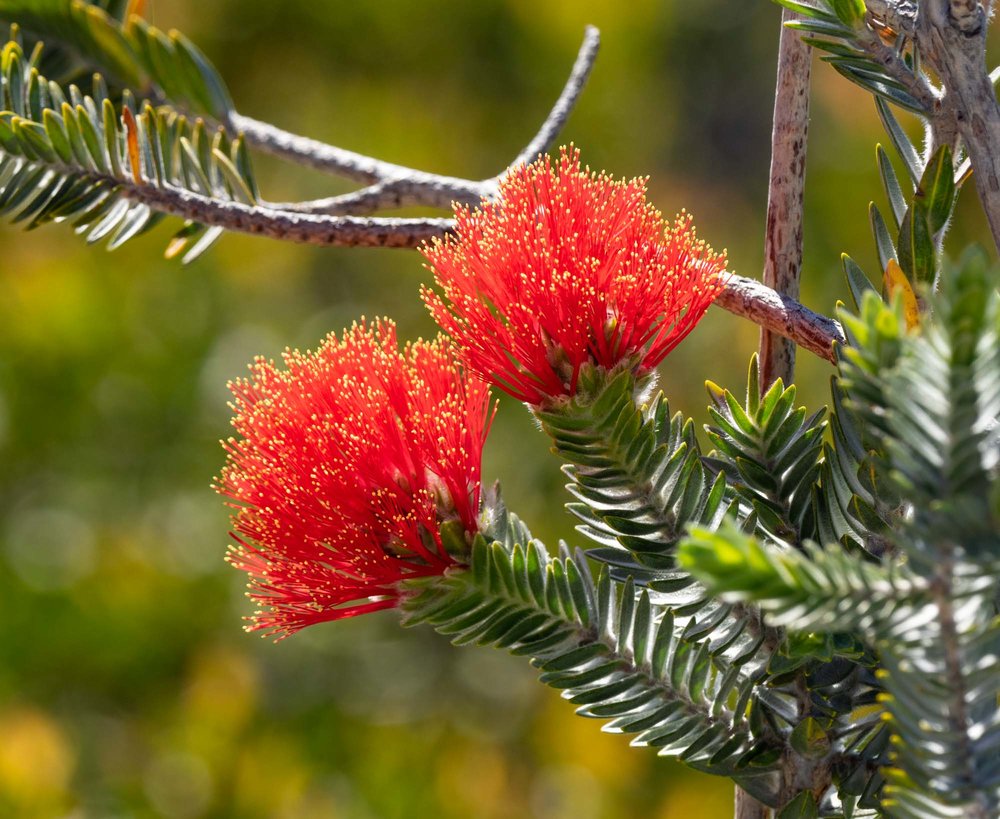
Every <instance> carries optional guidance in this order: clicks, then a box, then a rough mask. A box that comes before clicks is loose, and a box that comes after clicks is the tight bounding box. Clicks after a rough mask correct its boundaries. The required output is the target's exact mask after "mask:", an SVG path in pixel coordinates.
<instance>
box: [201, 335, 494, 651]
mask: <svg viewBox="0 0 1000 819" xmlns="http://www.w3.org/2000/svg"><path fill="white" fill-rule="evenodd" d="M456 359H457V356H456V353H455V350H454V348H453V347H452V345H451V344H450V342H448V340H447V339H444V338H439V339H438V340H436V341H433V342H423V341H418V342H416V343H414V344H410V345H408V346H407V347H406V348H405V350H403V351H400V350H399V348H398V345H397V341H396V330H395V325H393V324H392V323H391V322H388V321H385V322H376V323H375V324H374V326H366V325H364V324H362V325H355V326H354V327H352V328H351V329H350V330H348V331H346V332H345V333H344V335H343V337H342V338H341V339H340V340H338V339H337V338H336V336H334V335H332V334H331V335H330V336H329V337H328V338H327V339H326V340H325V342H324V343H323V344H322V345H321V346H320V348H319V349H318V350H316V351H315V352H310V353H300V352H298V351H295V352H291V351H289V352H286V353H285V355H284V363H285V368H284V369H278V368H277V367H276V366H275V365H274V364H273V363H270V362H267V361H264V360H263V359H258V360H257V361H255V362H254V364H253V365H252V366H251V372H252V374H251V377H250V378H249V379H240V380H237V381H236V382H234V383H233V384H231V385H230V388H231V389H232V392H233V396H234V402H233V409H234V411H235V417H234V419H233V426H234V427H235V428H236V431H237V433H238V435H239V438H231V439H230V440H229V441H228V442H225V443H224V447H225V449H226V450H227V452H228V454H229V457H228V460H227V463H226V466H225V468H224V469H223V471H222V476H221V478H220V480H219V486H218V491H219V492H220V493H222V494H224V495H227V496H229V497H230V498H231V499H232V501H233V503H232V505H233V507H234V508H235V509H236V510H237V512H236V514H235V515H234V518H233V525H234V530H235V531H234V537H235V539H236V541H237V543H238V545H236V546H234V547H232V548H231V550H230V554H229V557H228V559H229V561H230V562H231V563H232V564H233V565H234V566H236V567H237V568H239V569H242V570H243V571H246V572H247V573H248V574H249V575H250V589H251V592H250V596H251V597H252V598H253V599H254V600H255V601H256V602H257V603H259V604H260V605H261V606H263V607H264V609H263V610H262V611H258V612H257V613H256V615H255V616H254V617H252V618H250V619H251V620H252V621H253V624H252V625H251V626H248V629H250V630H258V629H263V630H265V631H267V632H268V633H272V634H280V635H283V636H287V635H288V634H291V633H293V632H295V631H297V630H299V629H301V628H303V627H304V626H308V625H311V624H313V623H320V622H324V621H327V620H337V619H340V618H343V617H350V616H353V615H355V614H361V613H363V612H366V611H374V610H376V609H384V608H391V607H393V606H394V605H396V603H397V602H398V600H399V596H400V591H399V588H398V584H399V582H400V581H402V580H405V579H407V578H414V577H426V576H432V575H440V574H443V573H444V571H445V570H446V569H447V568H448V567H449V566H452V565H455V564H456V563H458V562H459V561H460V557H461V556H460V555H459V556H457V558H458V559H456V555H453V554H450V553H449V552H448V551H447V550H446V548H445V545H444V544H443V543H442V539H441V535H440V526H441V524H442V523H445V522H447V521H455V522H457V524H458V525H460V527H461V529H462V530H464V532H466V533H474V532H475V531H476V529H477V525H476V517H477V514H478V510H479V499H480V462H481V457H482V448H483V443H484V441H485V437H486V433H487V431H488V428H489V425H490V421H491V415H490V410H489V391H488V388H487V386H486V385H485V384H483V383H482V382H480V381H479V380H478V379H467V378H466V377H465V374H464V372H463V371H462V370H461V369H460V368H459V366H458V365H457V363H456Z"/></svg>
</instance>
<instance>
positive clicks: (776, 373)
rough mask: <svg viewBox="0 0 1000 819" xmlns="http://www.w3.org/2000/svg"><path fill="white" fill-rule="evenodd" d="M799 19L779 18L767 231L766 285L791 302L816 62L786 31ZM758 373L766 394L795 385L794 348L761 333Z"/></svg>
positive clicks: (794, 34) (790, 15)
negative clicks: (811, 80) (780, 384)
mask: <svg viewBox="0 0 1000 819" xmlns="http://www.w3.org/2000/svg"><path fill="white" fill-rule="evenodd" d="M797 19H799V15H797V14H796V13H795V12H793V11H789V10H788V9H785V11H784V12H783V14H782V17H781V20H782V27H781V38H780V40H779V43H778V79H777V85H776V89H775V94H774V127H773V130H772V133H771V175H770V179H769V182H768V188H767V222H766V228H765V231H764V284H766V285H768V286H769V287H771V288H773V289H774V290H776V291H777V292H778V293H781V294H783V295H786V296H791V297H792V298H798V295H799V279H800V276H801V273H802V225H803V195H804V192H805V184H806V145H807V141H808V136H809V76H810V70H811V69H810V60H811V57H812V49H810V48H809V46H807V45H806V44H805V43H803V42H802V38H801V37H800V36H799V33H798V32H797V31H794V30H793V29H790V28H787V27H785V26H784V23H787V22H790V21H792V20H797ZM760 368H761V379H760V388H761V391H762V393H763V392H766V391H767V390H768V389H769V388H770V386H771V385H772V384H773V383H774V382H775V381H777V380H778V379H779V378H780V379H781V380H782V381H783V382H784V383H785V384H791V383H792V381H793V380H794V377H795V344H794V343H793V342H791V341H789V340H788V339H787V338H784V337H782V336H779V335H777V334H775V333H773V332H771V331H770V330H767V329H764V328H762V329H761V333H760Z"/></svg>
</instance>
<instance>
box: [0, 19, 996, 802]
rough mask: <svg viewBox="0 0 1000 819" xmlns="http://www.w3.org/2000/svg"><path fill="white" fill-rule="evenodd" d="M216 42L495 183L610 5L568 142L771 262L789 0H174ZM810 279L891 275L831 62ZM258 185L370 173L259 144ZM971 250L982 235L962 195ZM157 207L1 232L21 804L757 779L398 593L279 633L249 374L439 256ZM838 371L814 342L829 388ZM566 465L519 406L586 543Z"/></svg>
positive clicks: (498, 439) (404, 287) (687, 409)
mask: <svg viewBox="0 0 1000 819" xmlns="http://www.w3.org/2000/svg"><path fill="white" fill-rule="evenodd" d="M147 16H148V17H149V18H150V19H151V20H152V21H153V22H154V23H155V24H157V25H159V26H160V27H164V28H169V27H177V28H180V29H181V30H183V31H185V32H186V33H187V34H188V35H189V36H190V37H191V38H192V39H194V40H195V41H196V42H197V43H199V44H200V45H201V47H202V48H203V49H204V50H205V51H206V52H207V54H208V55H209V56H210V57H211V58H212V59H213V60H214V61H215V62H216V64H217V65H218V67H219V68H220V70H221V71H222V73H223V75H224V76H225V77H226V78H227V80H228V82H229V84H230V87H231V90H232V92H233V95H234V97H235V99H236V101H237V104H238V106H239V108H240V110H241V111H242V112H243V113H246V114H250V115H253V116H256V117H260V118H263V119H268V120H271V121H274V122H276V123H278V124H280V125H282V126H284V127H287V128H289V129H291V130H295V131H299V132H301V133H305V134H309V135H312V136H316V137H318V138H321V139H325V140H328V141H331V142H333V143H335V144H338V145H342V146H344V147H349V148H353V149H356V150H360V151H363V152H367V153H371V154H373V155H376V156H379V157H381V158H385V159H389V160H392V161H396V162H400V163H404V164H409V165H413V166H416V167H420V168H425V169H428V170H432V171H438V172H442V173H447V174H454V175H459V176H468V177H485V176H490V175H492V174H494V173H495V172H496V171H497V170H498V169H500V168H501V167H503V166H504V164H505V163H506V162H507V161H508V160H509V159H510V158H511V157H513V156H514V155H516V154H517V152H518V151H519V150H520V148H521V146H522V145H523V144H524V143H526V142H527V140H528V139H529V138H530V136H531V135H532V134H533V133H534V130H535V128H536V127H537V125H538V124H539V123H540V122H541V120H542V118H543V117H544V116H545V114H546V112H547V110H548V107H549V105H550V104H551V102H552V101H553V100H554V99H555V96H556V95H557V94H558V92H559V90H560V88H561V86H562V83H563V81H564V79H565V76H566V74H567V72H568V70H569V67H570V65H571V63H572V60H573V58H574V55H575V52H576V49H577V46H578V44H579V41H580V38H581V35H582V31H583V26H584V24H585V23H594V24H596V25H598V26H599V27H600V28H601V29H602V33H603V43H604V44H603V48H602V52H601V56H600V59H599V61H598V64H597V67H596V70H595V72H594V74H593V77H592V79H591V82H590V86H589V88H588V89H587V91H586V93H585V94H584V96H583V98H582V101H581V102H580V105H579V107H578V109H577V110H576V112H575V113H574V115H573V117H572V119H571V120H570V122H569V125H568V128H567V129H566V131H565V132H564V140H565V141H569V140H573V141H574V142H575V143H576V144H577V145H578V146H579V147H580V148H581V149H582V151H583V156H584V159H585V161H587V162H588V163H589V164H590V165H591V166H592V167H595V168H605V169H607V170H609V171H611V172H613V173H615V174H618V175H637V174H648V175H650V176H651V182H650V189H651V193H652V198H653V199H654V201H655V202H656V204H657V205H658V206H659V207H660V208H661V209H662V210H664V211H665V212H667V213H672V212H675V211H677V210H679V209H680V208H682V207H685V208H687V209H689V210H690V211H692V212H693V213H694V214H695V217H696V220H697V224H698V226H699V230H700V232H701V234H702V235H703V236H704V237H705V238H707V239H708V240H709V241H710V242H712V243H713V244H714V245H715V246H716V247H728V249H729V253H730V259H731V266H732V269H734V270H735V271H737V272H739V273H742V274H744V275H751V276H753V275H757V273H758V271H759V269H760V266H761V255H762V254H761V245H762V231H763V223H764V207H765V201H766V184H767V172H768V144H769V128H770V116H771V106H772V97H771V95H772V90H773V82H774V56H775V52H776V47H777V36H778V29H777V25H778V17H779V10H778V9H777V8H776V7H775V6H773V5H772V4H771V3H768V2H766V0H753V1H752V2H750V0H698V2H687V1H686V0H624V2H623V0H577V2H574V3H565V2H561V0H477V2H472V3H462V2H455V0H422V2H420V3H412V2H408V0H382V2H378V3H375V2H354V3H322V2H315V0H283V2H280V3H279V2H274V0H197V2H195V0H150V2H149V3H148V4H147ZM814 89H815V97H814V103H813V117H812V129H811V131H812V141H811V144H810V147H809V164H808V187H807V191H808V193H807V197H806V206H807V220H806V235H805V243H806V261H805V284H804V301H805V302H806V303H807V304H809V305H810V306H811V307H813V308H814V309H817V310H820V311H823V312H827V313H829V312H831V311H832V309H833V307H834V303H835V301H836V300H838V299H842V300H847V295H846V288H845V286H844V285H843V281H842V276H841V273H840V264H839V255H840V253H841V252H842V251H848V252H850V253H851V254H852V255H853V256H854V257H855V258H856V259H858V260H859V261H860V262H862V264H863V265H864V266H867V267H868V269H870V270H871V269H874V250H873V247H872V242H871V239H870V236H869V234H868V228H867V215H866V208H867V205H868V202H869V200H870V199H872V198H875V199H878V200H879V201H881V193H880V191H879V188H878V181H877V176H876V172H875V165H874V144H875V142H876V141H877V140H879V139H881V140H882V141H885V140H884V138H883V137H882V136H881V133H880V128H879V125H878V123H877V120H876V118H875V115H874V107H873V105H872V103H871V101H870V99H869V98H868V97H867V95H866V94H865V93H864V92H862V91H860V90H857V89H855V88H854V87H853V86H850V85H849V84H847V83H846V82H845V81H843V80H841V79H840V78H839V77H838V76H837V75H836V74H835V72H834V71H833V70H832V69H830V68H829V67H827V66H823V65H817V66H816V70H815V74H814ZM258 175H259V177H260V180H261V183H262V187H263V189H264V192H265V195H267V196H268V197H269V198H271V199H274V200H282V199H291V198H296V197H298V198H308V197H313V196H321V195H328V194H331V193H335V192H340V191H343V190H345V188H344V187H342V185H341V183H339V182H337V181H336V180H332V179H330V178H328V177H323V176H319V175H316V174H314V173H309V172H304V171H301V170H297V169H295V168H289V167H288V166H282V165H278V164H276V163H274V162H272V161H267V160H262V161H260V162H259V164H258ZM956 223H957V225H958V227H957V228H956V229H955V230H954V231H953V233H952V235H951V237H950V240H949V247H951V248H955V247H958V246H960V245H961V244H962V243H964V242H965V241H966V240H968V239H974V238H977V237H981V236H985V235H986V234H985V232H984V228H983V222H982V219H981V217H980V216H979V215H978V209H977V204H976V201H975V198H974V196H973V195H972V191H971V186H970V190H969V191H967V192H966V194H965V195H964V196H963V200H962V203H961V204H960V215H959V218H958V219H957V220H956ZM168 235H169V234H168V233H167V232H166V231H165V230H159V231H156V232H154V233H153V234H152V235H150V236H147V237H144V238H142V239H140V240H138V241H136V242H134V243H132V244H130V245H128V246H127V247H126V248H124V249H123V250H120V251H118V252H116V253H114V254H108V253H106V252H105V251H104V250H103V249H101V248H88V247H86V246H84V245H83V243H82V242H80V241H79V240H78V239H77V238H76V237H75V236H73V235H72V233H71V232H70V231H68V230H67V229H65V228H60V227H48V228H44V229H42V230H40V231H38V232H36V233H32V234H28V235H25V234H22V233H19V232H17V231H16V230H14V229H12V228H9V227H5V228H3V229H2V230H0V612H2V614H0V816H3V817H102V818H103V817H166V818H167V819H196V817H321V818H325V817H337V818H338V819H372V818H373V817H379V818H381V817H386V819H393V818H399V819H409V818H410V817H441V818H442V819H452V818H454V819H460V818H461V819H466V818H471V819H515V818H516V819H521V817H525V818H526V819H527V818H530V817H538V819H543V818H544V819H618V818H619V817H637V816H647V817H653V818H654V819H687V817H703V818H704V819H712V817H724V816H728V815H731V813H730V805H731V799H732V789H731V786H730V785H729V784H728V783H727V782H725V781H722V780H717V779H713V778H711V777H707V776H703V775H698V774H694V773H691V772H688V771H686V770H685V769H683V768H682V767H681V766H679V765H676V764H675V763H673V762H670V761H665V760H661V759H658V758H657V757H656V756H655V755H654V754H652V753H651V752H649V751H643V750H635V749H631V748H629V747H628V743H627V740H626V739H624V738H622V737H618V736H611V735H606V734H602V733H600V731H599V729H598V725H597V724H596V723H594V722H591V721H587V720H583V719H580V718H578V717H575V716H574V715H573V712H572V708H571V707H570V706H568V705H567V704H565V703H563V702H562V701H561V700H560V698H559V697H558V695H556V694H555V693H553V692H551V691H548V690H545V689H543V688H542V687H541V686H539V685H537V684H536V683H535V682H534V679H533V677H534V675H533V673H532V671H531V669H530V668H529V667H528V666H527V664H526V663H525V662H524V661H523V660H521V659H517V658H512V657H508V656H507V655H505V654H501V653H499V652H495V651H489V650H473V649H461V650H459V649H455V648H453V647H451V646H450V645H449V644H448V643H447V642H446V641H445V640H443V639H442V638H440V637H438V636H436V635H435V634H433V633H431V632H428V631H424V630H419V629H418V630H413V631H403V630H401V629H400V628H399V627H398V624H397V618H396V616H395V615H394V613H392V612H383V613H379V614H377V615H370V616H367V617H364V618H360V619H356V620H353V621H347V622H341V623H337V624H328V625H324V626H319V627H316V628H313V629H310V630H308V631H306V632H304V633H302V634H300V635H297V636H296V637H294V638H293V639H290V640H287V641H285V642H283V643H281V644H279V645H273V644H272V643H270V642H268V641H264V640H261V639H259V638H257V637H252V636H248V635H246V634H244V633H243V632H242V630H241V625H242V622H241V617H242V616H243V615H245V614H247V613H249V611H250V608H251V606H250V604H249V602H248V601H246V600H245V599H244V596H243V592H244V586H243V578H242V577H240V576H238V575H237V574H236V573H235V572H233V571H232V570H230V569H229V568H228V567H227V566H226V565H225V564H224V563H223V555H224V551H225V547H226V543H227V513H226V510H225V508H224V507H223V504H222V503H221V501H220V500H219V499H218V498H217V497H216V496H215V495H214V494H213V492H212V490H211V489H210V483H211V481H212V478H213V476H214V475H216V474H217V472H218V470H219V467H220V465H221V462H222V460H223V458H222V452H221V449H220V447H219V445H218V441H219V439H220V438H221V437H224V436H226V435H228V430H229V427H228V419H229V412H228V409H227V406H226V403H227V390H226V381H227V379H230V378H233V377H235V376H239V375H241V374H242V373H243V372H244V370H245V367H246V364H247V362H249V360H250V359H251V358H252V357H253V356H254V355H256V354H258V353H263V354H265V355H267V356H277V355H279V354H280V352H281V350H282V349H283V348H284V347H285V346H286V345H289V346H298V347H312V346H315V345H316V344H317V342H318V341H319V340H320V338H321V337H322V336H323V335H325V334H326V333H327V332H328V331H329V330H334V329H336V330H339V329H340V328H342V327H344V326H345V325H348V324H350V322H351V321H353V320H354V319H355V318H357V317H359V316H361V315H367V316H369V317H371V316H375V315H390V316H392V317H394V318H395V319H396V320H397V321H398V322H399V325H400V328H401V332H402V334H403V335H404V336H411V337H415V336H417V335H421V334H425V335H426V334H429V333H432V332H433V328H432V325H431V323H430V321H429V319H428V318H427V316H426V315H425V313H424V310H423V308H422V306H421V304H420V302H419V300H418V297H417V291H418V287H419V284H420V283H421V281H423V280H425V279H426V277H427V274H426V273H425V271H424V270H423V269H422V267H421V260H420V258H419V257H418V255H417V254H416V253H413V252H409V251H392V250H349V249H345V250H323V249H316V248H309V247H297V246H286V245H282V244H278V243H275V242H270V241H267V240H262V239H252V238H246V237H239V236H232V237H226V238H224V239H223V241H222V242H221V243H220V244H219V245H217V246H216V248H215V249H213V250H212V251H210V252H209V253H208V254H207V255H206V256H204V257H203V258H202V259H201V260H199V261H198V262H197V263H195V264H194V265H192V266H191V267H187V268H184V267H180V266H179V265H177V264H175V263H168V262H165V261H163V260H162V250H163V247H164V243H165V241H166V239H167V237H168ZM756 343H757V330H756V328H755V327H754V326H752V325H750V324H749V323H747V322H745V321H743V320H740V319H737V318H735V317H733V316H730V315H729V314H726V313H724V312H722V311H721V310H718V309H713V311H711V313H710V315H709V317H708V318H707V319H706V320H705V321H704V322H703V324H702V325H701V326H700V327H699V329H698V330H697V331H696V332H695V333H694V334H693V335H692V336H691V337H690V338H689V339H688V340H687V341H686V342H685V343H684V344H683V345H682V347H681V348H680V349H679V350H678V351H677V352H676V353H675V354H673V355H672V356H671V357H670V359H669V360H668V361H667V362H666V365H665V366H664V369H663V374H662V384H663V387H664V389H665V390H666V392H667V393H668V396H669V398H670V400H671V403H672V406H673V407H674V408H675V409H677V410H681V411H683V412H684V413H685V414H688V415H692V416H694V417H695V418H696V419H697V420H698V421H699V422H704V421H706V420H707V415H706V412H705V403H706V397H705V391H704V386H703V383H704V380H705V379H706V378H711V379H712V380H714V381H717V382H719V383H721V384H724V385H727V386H730V387H732V388H734V389H737V390H739V389H742V385H743V384H744V383H745V380H744V379H745V372H746V367H747V363H748V360H749V357H750V354H751V353H752V352H753V350H754V349H755V348H756ZM829 376H830V369H829V367H828V366H827V365H825V364H823V363H822V362H820V361H818V360H816V359H814V358H812V357H811V356H809V355H808V354H802V355H801V356H800V368H799V381H800V387H801V392H800V397H801V399H802V402H803V403H805V404H806V405H807V406H809V407H811V408H815V407H817V406H819V405H821V404H823V403H825V400H826V392H827V389H828V379H829ZM558 467H559V464H558V461H557V460H556V458H554V457H553V456H552V455H550V454H548V447H547V444H546V441H545V439H544V438H543V436H542V435H541V433H539V432H538V431H537V430H536V429H535V428H534V426H533V424H532V422H531V420H530V419H529V417H528V415H527V413H526V412H525V411H524V409H523V408H522V407H520V406H518V405H517V404H515V403H513V402H511V401H506V400H504V401H501V410H500V416H499V418H498V421H497V423H496V426H495V428H494V431H493V435H492V437H491V440H490V442H489V445H488V447H487V452H486V466H485V470H484V471H485V475H486V476H487V477H488V478H489V479H493V478H499V479H500V480H501V481H502V483H503V486H504V490H505V494H506V497H507V499H508V502H509V504H510V505H511V506H512V508H513V509H515V510H516V511H518V512H519V513H520V514H521V515H522V516H523V517H524V518H526V520H527V521H528V522H529V524H530V525H531V526H532V527H533V529H534V531H535V533H536V534H537V535H539V536H540V537H542V538H543V539H545V540H547V541H550V542H555V541H556V540H557V539H558V538H560V537H565V538H567V539H569V540H570V541H571V542H574V543H579V538H578V537H577V536H576V535H575V533H574V531H573V522H572V520H571V519H570V518H569V516H568V515H567V514H566V512H565V511H564V510H563V509H562V503H563V502H564V500H565V497H564V492H563V489H562V479H561V476H560V473H559V468H558Z"/></svg>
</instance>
